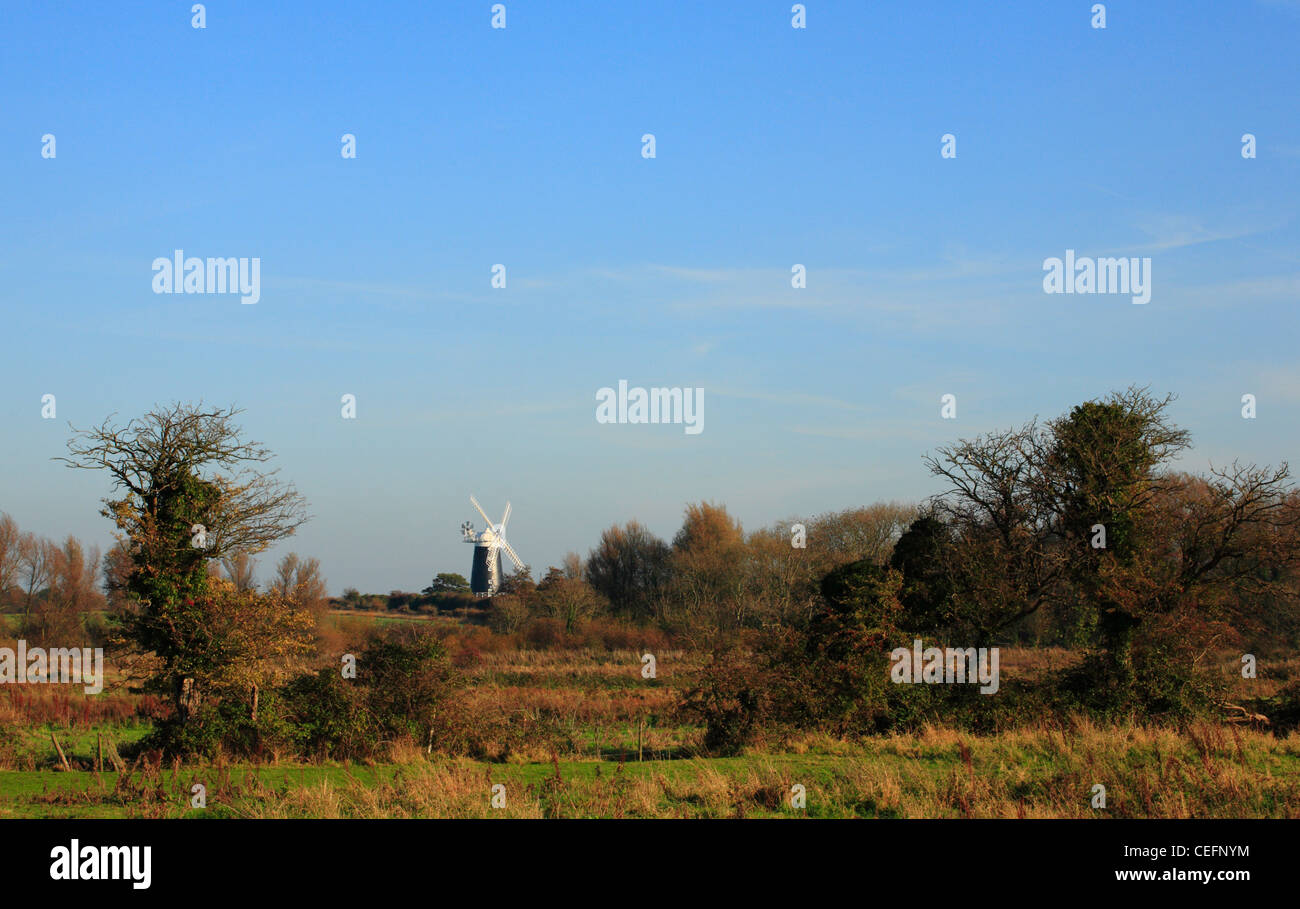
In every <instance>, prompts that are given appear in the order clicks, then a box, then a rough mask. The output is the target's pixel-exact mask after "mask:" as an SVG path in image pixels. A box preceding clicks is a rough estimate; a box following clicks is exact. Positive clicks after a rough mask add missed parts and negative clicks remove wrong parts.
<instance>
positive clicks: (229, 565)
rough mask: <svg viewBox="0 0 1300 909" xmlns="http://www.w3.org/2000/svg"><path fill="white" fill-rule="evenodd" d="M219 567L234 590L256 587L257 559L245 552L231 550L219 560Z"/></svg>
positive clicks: (254, 588) (253, 588)
mask: <svg viewBox="0 0 1300 909" xmlns="http://www.w3.org/2000/svg"><path fill="white" fill-rule="evenodd" d="M221 567H222V568H224V569H225V570H226V576H227V577H228V578H230V583H232V584H234V585H235V589H236V590H256V589H257V577H256V574H255V572H256V569H257V560H255V559H254V558H253V557H252V556H250V555H249V554H248V553H246V552H239V551H236V552H232V553H230V554H229V555H228V556H226V557H225V558H224V559H222V560H221Z"/></svg>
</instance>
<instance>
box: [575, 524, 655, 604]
mask: <svg viewBox="0 0 1300 909" xmlns="http://www.w3.org/2000/svg"><path fill="white" fill-rule="evenodd" d="M669 553H670V550H669V548H668V544H667V543H665V542H664V541H663V540H661V539H659V538H658V537H656V536H655V535H654V534H652V533H651V532H650V531H649V530H647V529H646V528H645V527H644V526H642V525H641V524H639V523H638V522H636V521H628V522H627V524H625V525H623V526H622V527H618V526H614V527H610V528H609V529H608V530H606V531H605V532H604V533H602V534H601V535H600V543H599V544H597V546H596V548H595V549H593V550H591V552H590V554H589V555H588V556H587V567H586V577H587V583H589V584H591V586H592V587H594V588H595V589H596V590H597V591H599V592H600V593H601V594H602V595H603V596H604V597H605V598H606V599H607V600H609V602H610V605H611V606H612V608H613V609H614V610H615V611H616V612H621V613H624V614H627V615H631V616H634V617H636V618H647V617H649V616H650V615H652V614H653V613H654V611H655V608H656V603H657V601H658V599H659V597H660V595H661V593H662V592H663V589H664V586H665V585H666V583H667V580H668V571H669V569H668V559H669Z"/></svg>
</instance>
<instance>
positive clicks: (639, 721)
mask: <svg viewBox="0 0 1300 909" xmlns="http://www.w3.org/2000/svg"><path fill="white" fill-rule="evenodd" d="M644 732H645V717H643V716H639V717H637V718H636V759H637V760H638V761H644V760H645V757H643V755H642V748H641V742H642V736H643V734H644Z"/></svg>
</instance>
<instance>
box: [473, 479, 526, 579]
mask: <svg viewBox="0 0 1300 909" xmlns="http://www.w3.org/2000/svg"><path fill="white" fill-rule="evenodd" d="M469 500H470V501H471V502H472V503H473V504H474V507H475V508H477V509H478V513H479V514H481V515H483V520H484V521H486V522H487V529H486V530H483V531H482V532H481V533H475V532H474V525H473V524H471V523H470V522H469V521H466V522H465V523H464V524H461V525H460V532H461V534H463V535H464V538H465V542H466V543H473V544H474V567H473V569H472V570H471V571H470V576H469V589H470V590H472V591H474V592H475V593H476V594H478V595H479V596H487V597H490V596H492V594H494V593H496V592H497V588H498V587H500V586H501V578H502V576H503V575H502V573H501V550H503V549H504V550H505V551H506V555H508V556H510V559H511V561H513V562H514V563H515V568H517V569H519V570H520V571H523V570H524V568H525V567H526V566H525V565H524V563H523V562H522V561H520V559H519V556H518V555H516V554H515V551H514V550H513V549H512V548H511V547H510V541H509V540H507V539H506V521H508V520H510V503H509V502H506V513H505V514H504V515H503V516H502V517H501V523H500V524H493V523H492V519H491V518H489V517H488V516H487V512H486V511H484V510H483V506H482V505H480V504H479V503H478V499H476V498H474V497H473V496H470V497H469Z"/></svg>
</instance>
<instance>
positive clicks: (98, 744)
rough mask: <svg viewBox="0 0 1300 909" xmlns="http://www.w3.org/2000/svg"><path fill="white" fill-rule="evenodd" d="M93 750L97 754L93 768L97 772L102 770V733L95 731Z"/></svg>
mask: <svg viewBox="0 0 1300 909" xmlns="http://www.w3.org/2000/svg"><path fill="white" fill-rule="evenodd" d="M95 752H96V754H97V755H98V756H97V757H96V758H95V770H96V772H98V773H103V772H104V733H102V732H96V733H95Z"/></svg>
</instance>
